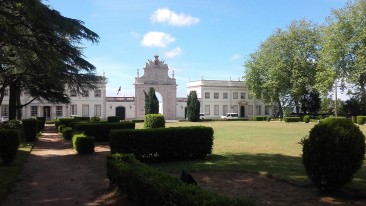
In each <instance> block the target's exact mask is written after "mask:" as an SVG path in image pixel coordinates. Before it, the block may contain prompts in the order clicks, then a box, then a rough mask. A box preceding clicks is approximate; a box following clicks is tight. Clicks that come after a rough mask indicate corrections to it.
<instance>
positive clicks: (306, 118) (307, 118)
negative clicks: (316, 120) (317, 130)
mask: <svg viewBox="0 0 366 206" xmlns="http://www.w3.org/2000/svg"><path fill="white" fill-rule="evenodd" d="M303 119H304V122H305V123H309V122H310V116H309V115H305V116H304V118H303Z"/></svg>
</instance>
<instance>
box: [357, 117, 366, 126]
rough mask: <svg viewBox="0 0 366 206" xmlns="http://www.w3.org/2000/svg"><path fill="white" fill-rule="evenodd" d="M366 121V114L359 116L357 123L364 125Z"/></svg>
mask: <svg viewBox="0 0 366 206" xmlns="http://www.w3.org/2000/svg"><path fill="white" fill-rule="evenodd" d="M365 123H366V116H357V124H359V125H362V124H365Z"/></svg>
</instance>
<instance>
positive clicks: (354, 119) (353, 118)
mask: <svg viewBox="0 0 366 206" xmlns="http://www.w3.org/2000/svg"><path fill="white" fill-rule="evenodd" d="M352 122H353V123H355V124H356V123H357V116H352Z"/></svg>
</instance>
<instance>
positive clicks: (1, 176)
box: [0, 143, 33, 205]
mask: <svg viewBox="0 0 366 206" xmlns="http://www.w3.org/2000/svg"><path fill="white" fill-rule="evenodd" d="M32 146H33V143H30V144H28V143H22V144H21V145H20V146H19V149H18V152H17V155H16V157H15V160H14V162H13V163H11V164H10V165H8V166H4V165H2V164H0V205H1V203H2V202H3V201H4V198H5V197H6V195H7V194H8V192H9V190H10V189H11V188H12V186H13V184H14V183H15V181H16V179H17V177H18V175H19V174H20V172H21V171H22V169H23V166H24V163H25V162H26V160H27V158H28V156H29V154H30V151H31V149H32Z"/></svg>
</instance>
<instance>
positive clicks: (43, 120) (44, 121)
mask: <svg viewBox="0 0 366 206" xmlns="http://www.w3.org/2000/svg"><path fill="white" fill-rule="evenodd" d="M36 119H38V120H40V121H41V128H40V130H41V131H42V130H44V126H45V124H46V117H37V118H36Z"/></svg>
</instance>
